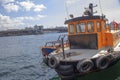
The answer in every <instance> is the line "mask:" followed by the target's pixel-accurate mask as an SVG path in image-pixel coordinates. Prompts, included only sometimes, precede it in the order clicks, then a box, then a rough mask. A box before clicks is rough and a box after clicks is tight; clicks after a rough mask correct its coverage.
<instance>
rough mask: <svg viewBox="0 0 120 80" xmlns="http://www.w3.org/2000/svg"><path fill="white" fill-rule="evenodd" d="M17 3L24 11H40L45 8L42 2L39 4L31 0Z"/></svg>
mask: <svg viewBox="0 0 120 80" xmlns="http://www.w3.org/2000/svg"><path fill="white" fill-rule="evenodd" d="M19 4H20V5H21V6H22V7H23V8H24V9H25V10H26V11H30V10H31V9H33V10H34V11H35V12H40V11H42V10H43V9H46V7H45V6H44V5H43V4H40V5H36V4H34V3H33V2H32V1H23V2H19Z"/></svg>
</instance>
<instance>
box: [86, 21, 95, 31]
mask: <svg viewBox="0 0 120 80" xmlns="http://www.w3.org/2000/svg"><path fill="white" fill-rule="evenodd" d="M89 23H93V24H92V26H90V28H91V29H90V30H89V26H88V24H89ZM94 24H95V22H94V21H88V22H87V32H88V33H93V32H94V31H95V29H94V27H95V26H94Z"/></svg>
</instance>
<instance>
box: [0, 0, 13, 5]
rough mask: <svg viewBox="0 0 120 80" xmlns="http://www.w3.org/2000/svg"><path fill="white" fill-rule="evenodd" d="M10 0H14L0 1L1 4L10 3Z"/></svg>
mask: <svg viewBox="0 0 120 80" xmlns="http://www.w3.org/2000/svg"><path fill="white" fill-rule="evenodd" d="M10 2H14V0H0V3H2V4H6V3H10Z"/></svg>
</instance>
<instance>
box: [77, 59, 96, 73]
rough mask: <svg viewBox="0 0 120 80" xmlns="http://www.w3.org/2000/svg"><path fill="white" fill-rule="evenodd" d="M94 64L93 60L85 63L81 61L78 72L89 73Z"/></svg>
mask: <svg viewBox="0 0 120 80" xmlns="http://www.w3.org/2000/svg"><path fill="white" fill-rule="evenodd" d="M93 66H94V64H93V62H92V61H91V60H89V59H87V60H83V61H79V62H78V64H77V70H78V71H79V72H83V73H85V72H88V71H90V70H91V69H92V68H93Z"/></svg>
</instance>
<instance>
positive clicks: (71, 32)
mask: <svg viewBox="0 0 120 80" xmlns="http://www.w3.org/2000/svg"><path fill="white" fill-rule="evenodd" d="M70 34H74V25H73V24H70Z"/></svg>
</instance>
